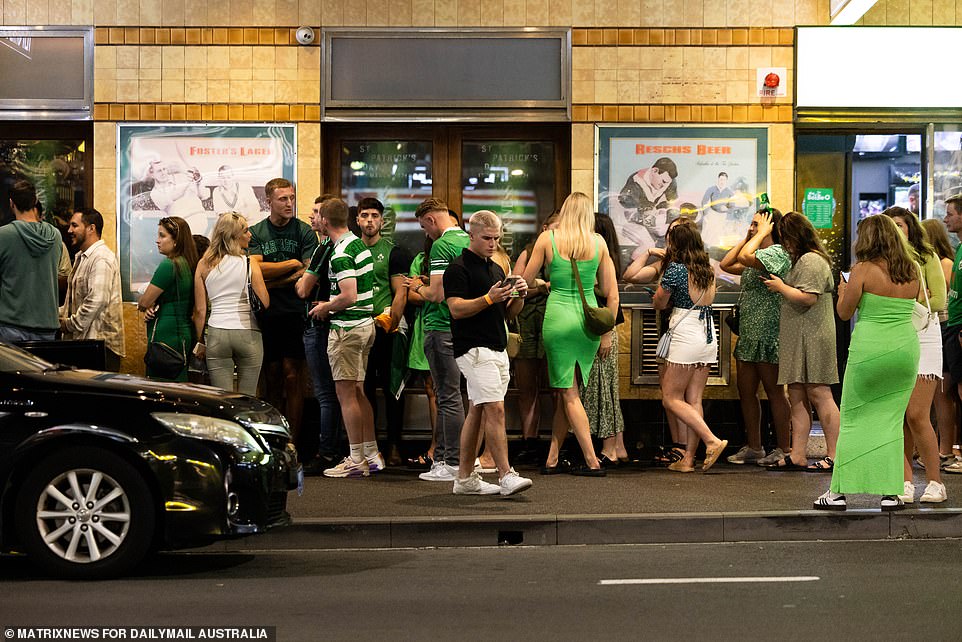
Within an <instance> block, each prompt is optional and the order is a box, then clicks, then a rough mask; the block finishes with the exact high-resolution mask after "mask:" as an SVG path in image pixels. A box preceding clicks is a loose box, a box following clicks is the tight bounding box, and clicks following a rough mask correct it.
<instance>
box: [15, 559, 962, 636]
mask: <svg viewBox="0 0 962 642" xmlns="http://www.w3.org/2000/svg"><path fill="white" fill-rule="evenodd" d="M960 550H962V542H960V541H958V540H903V541H899V540H892V541H870V542H805V543H765V544H687V545H681V544H679V545H647V546H591V547H540V548H524V547H522V548H484V549H439V550H413V549H401V550H371V551H293V552H257V553H254V554H251V555H235V554H232V555H225V554H221V555H216V554H197V553H194V554H184V553H180V554H167V555H163V556H160V557H157V558H154V559H153V560H152V561H151V562H150V563H149V564H148V565H147V566H146V567H145V568H143V569H142V570H141V572H140V573H139V574H138V575H137V576H135V577H131V578H127V579H123V580H116V581H109V582H100V583H70V582H59V581H50V580H46V579H43V578H41V577H38V576H37V575H36V574H35V573H34V571H33V569H32V568H31V567H30V566H29V564H28V563H27V561H26V560H25V559H23V558H16V557H5V558H0V595H2V599H0V627H3V628H7V627H10V626H48V627H49V626H97V627H105V626H231V627H233V626H276V627H277V639H278V640H281V641H285V642H287V641H292V640H298V641H299V640H311V641H312V640H353V641H358V640H362V639H377V640H452V639H461V640H591V639H609V640H610V639H633V640H679V639H685V638H691V639H699V640H701V639H710V640H744V639H765V640H769V639H772V640H821V639H831V640H838V639H847V640H926V641H933V640H960V639H962V556H960V555H959V552H960ZM706 579H707V580H708V581H705V580H706ZM736 580H737V581H736ZM618 581H621V582H620V583H619V582H618ZM638 582H647V583H638ZM678 582H683V583H678Z"/></svg>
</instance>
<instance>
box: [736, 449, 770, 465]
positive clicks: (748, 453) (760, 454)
mask: <svg viewBox="0 0 962 642" xmlns="http://www.w3.org/2000/svg"><path fill="white" fill-rule="evenodd" d="M764 457H765V449H764V448H760V449H759V450H753V449H751V448H749V447H748V446H742V447H741V450H739V451H738V452H737V453H735V454H734V455H729V456H728V463H729V464H747V463H749V462H757V461H758V460H759V459H762V458H764Z"/></svg>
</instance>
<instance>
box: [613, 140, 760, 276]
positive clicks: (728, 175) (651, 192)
mask: <svg viewBox="0 0 962 642" xmlns="http://www.w3.org/2000/svg"><path fill="white" fill-rule="evenodd" d="M596 132H597V146H596V150H597V154H596V163H597V167H596V171H595V176H596V177H597V179H596V180H597V182H596V189H597V193H596V195H595V197H596V200H597V203H598V211H599V212H603V213H607V214H609V215H610V216H611V219H612V221H613V222H614V224H615V229H616V230H617V232H618V240H619V243H620V246H621V263H622V265H623V266H627V265H628V264H629V263H630V262H631V261H632V260H633V259H634V258H636V257H638V256H640V255H641V254H642V253H643V252H644V251H645V250H646V249H648V248H650V247H659V248H660V247H664V246H665V235H666V233H667V232H668V225H669V224H670V223H671V222H672V221H673V220H675V219H676V218H678V217H679V216H688V217H691V218H693V219H694V220H695V224H696V225H697V227H698V229H699V231H700V232H701V236H702V239H703V240H704V242H705V248H706V249H707V250H708V253H709V255H710V256H711V259H712V264H713V265H714V266H715V268H716V269H715V273H716V275H717V276H718V279H719V281H718V287H719V289H735V288H737V279H736V278H734V277H731V276H730V275H727V274H725V273H722V272H721V271H720V270H719V269H718V268H717V263H718V261H719V260H720V259H721V258H722V257H723V256H724V255H725V253H726V252H727V251H728V250H729V249H731V247H732V245H733V244H735V243H737V242H738V240H739V239H741V238H744V236H745V233H746V231H747V229H748V226H749V225H750V224H751V220H752V216H753V215H754V213H755V211H756V210H757V209H758V206H759V203H760V201H759V198H760V196H761V195H762V194H763V193H765V192H767V191H768V129H767V128H766V127H699V126H685V127H649V126H623V125H617V126H615V125H613V126H607V125H599V126H597V127H596Z"/></svg>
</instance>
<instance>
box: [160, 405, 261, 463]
mask: <svg viewBox="0 0 962 642" xmlns="http://www.w3.org/2000/svg"><path fill="white" fill-rule="evenodd" d="M151 416H152V417H153V418H154V419H156V420H157V421H159V422H160V423H162V424H163V425H164V426H166V427H167V428H169V429H170V430H172V431H174V432H175V433H177V434H178V435H182V436H184V437H193V438H194V439H205V440H207V441H216V442H220V443H222V444H229V445H231V446H233V447H234V448H236V449H237V450H239V451H241V452H251V451H253V452H258V453H263V452H264V449H263V448H261V445H260V444H259V443H258V442H257V439H255V438H254V435H252V434H250V433H249V432H247V431H246V430H244V428H242V427H241V426H238V425H237V424H235V423H234V422H232V421H227V420H226V419H218V418H217V417H205V416H203V415H189V414H181V413H176V412H154V413H151Z"/></svg>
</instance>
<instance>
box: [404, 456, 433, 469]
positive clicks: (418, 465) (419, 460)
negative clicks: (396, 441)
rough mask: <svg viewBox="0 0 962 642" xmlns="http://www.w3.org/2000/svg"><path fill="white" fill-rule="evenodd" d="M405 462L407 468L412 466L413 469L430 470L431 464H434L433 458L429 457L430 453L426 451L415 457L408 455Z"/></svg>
mask: <svg viewBox="0 0 962 642" xmlns="http://www.w3.org/2000/svg"><path fill="white" fill-rule="evenodd" d="M405 463H406V464H407V466H408V468H412V469H414V470H430V469H431V466H433V465H434V460H433V459H431V457H430V455H428V454H427V453H423V454H421V455H418V456H417V457H409V458H408V459H407V460H406V461H405Z"/></svg>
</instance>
